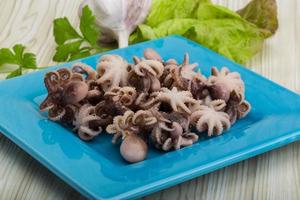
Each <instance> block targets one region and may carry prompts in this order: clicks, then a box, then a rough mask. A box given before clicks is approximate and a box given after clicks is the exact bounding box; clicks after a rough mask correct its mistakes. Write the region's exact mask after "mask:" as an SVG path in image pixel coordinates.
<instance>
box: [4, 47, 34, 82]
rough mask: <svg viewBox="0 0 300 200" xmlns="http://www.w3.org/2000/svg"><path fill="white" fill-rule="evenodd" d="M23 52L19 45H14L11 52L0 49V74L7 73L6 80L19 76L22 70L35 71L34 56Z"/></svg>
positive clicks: (23, 48)
mask: <svg viewBox="0 0 300 200" xmlns="http://www.w3.org/2000/svg"><path fill="white" fill-rule="evenodd" d="M24 50H25V46H23V45H21V44H16V45H15V46H13V48H12V50H11V49H8V48H2V49H0V73H9V74H8V75H7V77H6V78H13V77H16V76H20V75H22V74H23V70H24V69H37V65H36V58H35V55H34V54H33V53H28V52H27V53H25V52H24Z"/></svg>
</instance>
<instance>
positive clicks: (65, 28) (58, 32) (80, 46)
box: [53, 6, 101, 62]
mask: <svg viewBox="0 0 300 200" xmlns="http://www.w3.org/2000/svg"><path fill="white" fill-rule="evenodd" d="M79 28H80V32H81V33H80V34H79V33H78V32H77V31H76V30H75V28H73V27H72V25H71V24H70V22H69V20H68V19H67V18H66V17H64V18H58V19H55V20H54V29H53V33H54V37H55V42H56V43H57V45H58V46H57V47H56V53H55V55H54V57H53V60H54V61H57V62H64V61H71V60H75V59H79V58H83V57H87V56H90V55H92V54H94V53H97V52H100V51H101V49H100V47H99V46H98V45H97V40H98V35H99V30H98V28H97V27H96V25H95V16H93V14H92V11H91V10H90V9H89V7H88V6H85V7H83V9H82V15H81V17H80V27H79Z"/></svg>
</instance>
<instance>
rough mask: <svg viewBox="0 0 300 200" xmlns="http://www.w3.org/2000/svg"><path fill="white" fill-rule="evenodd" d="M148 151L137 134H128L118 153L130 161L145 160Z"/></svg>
mask: <svg viewBox="0 0 300 200" xmlns="http://www.w3.org/2000/svg"><path fill="white" fill-rule="evenodd" d="M147 152H148V146H147V144H146V143H145V142H144V140H142V139H141V138H140V137H139V136H136V135H128V136H126V137H125V139H124V140H123V142H122V144H121V147H120V153H121V155H122V157H123V158H124V159H125V160H126V161H127V162H130V163H135V162H140V161H142V160H145V158H146V156H147Z"/></svg>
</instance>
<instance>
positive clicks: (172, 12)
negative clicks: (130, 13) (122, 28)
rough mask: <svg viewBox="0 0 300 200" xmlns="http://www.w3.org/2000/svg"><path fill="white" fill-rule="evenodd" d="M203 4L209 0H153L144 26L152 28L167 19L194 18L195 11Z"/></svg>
mask: <svg viewBox="0 0 300 200" xmlns="http://www.w3.org/2000/svg"><path fill="white" fill-rule="evenodd" d="M203 3H210V0H153V3H152V7H151V12H150V13H149V15H148V17H147V23H146V24H147V25H149V26H152V27H153V26H156V25H158V24H159V23H161V22H164V21H166V20H169V19H175V18H190V17H194V16H193V15H194V13H195V10H196V9H197V8H198V6H199V4H203Z"/></svg>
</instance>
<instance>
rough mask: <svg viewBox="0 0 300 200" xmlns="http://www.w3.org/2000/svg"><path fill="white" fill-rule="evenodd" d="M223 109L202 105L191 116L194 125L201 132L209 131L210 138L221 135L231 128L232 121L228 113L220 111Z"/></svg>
mask: <svg viewBox="0 0 300 200" xmlns="http://www.w3.org/2000/svg"><path fill="white" fill-rule="evenodd" d="M221 109H223V107H222V106H221V107H218V108H217V109H216V108H214V107H213V106H210V107H209V106H205V105H202V106H200V107H199V109H198V110H197V111H196V112H194V113H193V114H192V115H191V120H192V123H194V125H195V126H196V128H197V130H198V131H200V132H204V131H207V132H208V136H212V135H220V134H221V133H222V132H223V130H228V129H229V128H230V120H229V116H228V114H227V113H225V112H222V111H220V110H221Z"/></svg>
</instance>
